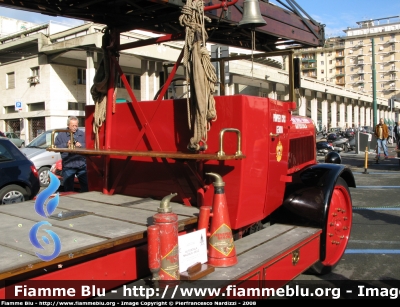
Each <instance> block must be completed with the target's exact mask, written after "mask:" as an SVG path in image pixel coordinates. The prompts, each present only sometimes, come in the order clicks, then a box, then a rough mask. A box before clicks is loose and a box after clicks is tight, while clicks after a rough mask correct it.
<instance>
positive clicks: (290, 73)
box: [289, 51, 296, 101]
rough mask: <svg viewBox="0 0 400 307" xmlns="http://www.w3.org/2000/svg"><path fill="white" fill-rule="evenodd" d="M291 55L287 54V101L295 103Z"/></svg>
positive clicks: (291, 53)
mask: <svg viewBox="0 0 400 307" xmlns="http://www.w3.org/2000/svg"><path fill="white" fill-rule="evenodd" d="M293 54H294V52H293V51H292V52H290V53H289V101H295V97H296V93H295V91H294V65H293Z"/></svg>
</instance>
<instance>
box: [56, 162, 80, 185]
mask: <svg viewBox="0 0 400 307" xmlns="http://www.w3.org/2000/svg"><path fill="white" fill-rule="evenodd" d="M50 172H52V173H53V174H54V175H56V177H57V178H58V179H59V180H60V185H61V186H62V185H63V177H62V160H61V159H60V160H58V161H57V162H56V163H54V164H53V165H52V166H51V168H50ZM74 188H75V189H76V190H79V188H80V186H79V180H78V177H76V176H75V179H74Z"/></svg>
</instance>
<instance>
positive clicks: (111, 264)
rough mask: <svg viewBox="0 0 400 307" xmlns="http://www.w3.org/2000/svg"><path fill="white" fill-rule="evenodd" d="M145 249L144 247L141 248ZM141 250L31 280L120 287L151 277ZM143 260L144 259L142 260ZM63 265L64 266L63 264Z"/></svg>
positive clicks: (2, 293)
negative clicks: (96, 282) (99, 283)
mask: <svg viewBox="0 0 400 307" xmlns="http://www.w3.org/2000/svg"><path fill="white" fill-rule="evenodd" d="M141 248H143V247H141ZM141 248H136V247H132V248H129V249H125V250H122V251H119V252H115V253H112V254H109V255H106V256H104V257H100V258H95V259H92V260H88V261H86V262H84V263H80V264H77V265H74V266H71V267H68V264H65V265H64V266H62V267H60V269H59V270H57V271H54V272H51V273H47V274H45V275H41V276H38V277H35V278H31V279H30V280H32V281H49V280H53V281H79V280H81V281H85V280H86V281H109V282H107V283H102V285H103V287H106V290H109V289H111V288H114V287H117V286H120V285H122V284H124V283H127V282H129V281H134V280H136V279H138V278H139V277H144V276H146V275H149V270H148V268H147V267H148V266H147V261H146V259H147V246H146V257H143V256H141V254H143V253H141V252H138V251H139V250H140V249H141ZM142 258H143V259H142ZM61 265H62V264H61ZM5 291H6V289H5V288H1V289H0V298H3V299H4V298H5V295H6V293H5Z"/></svg>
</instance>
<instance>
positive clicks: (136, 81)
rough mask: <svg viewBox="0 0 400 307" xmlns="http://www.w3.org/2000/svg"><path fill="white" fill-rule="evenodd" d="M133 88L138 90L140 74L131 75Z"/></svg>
mask: <svg viewBox="0 0 400 307" xmlns="http://www.w3.org/2000/svg"><path fill="white" fill-rule="evenodd" d="M133 89H134V90H140V76H133Z"/></svg>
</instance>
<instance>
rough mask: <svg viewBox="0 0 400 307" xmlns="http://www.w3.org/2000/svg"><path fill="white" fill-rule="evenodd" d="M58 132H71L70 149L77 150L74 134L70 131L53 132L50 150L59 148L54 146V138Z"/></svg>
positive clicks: (56, 130) (59, 130) (57, 130)
mask: <svg viewBox="0 0 400 307" xmlns="http://www.w3.org/2000/svg"><path fill="white" fill-rule="evenodd" d="M56 132H69V134H70V136H71V142H70V145H69V147H68V149H75V144H74V133H73V132H72V131H71V130H69V129H55V130H53V131H52V132H51V140H50V141H51V143H50V148H52V149H54V148H57V146H56V145H54V136H55V134H56Z"/></svg>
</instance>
